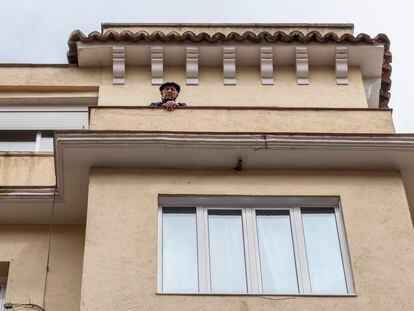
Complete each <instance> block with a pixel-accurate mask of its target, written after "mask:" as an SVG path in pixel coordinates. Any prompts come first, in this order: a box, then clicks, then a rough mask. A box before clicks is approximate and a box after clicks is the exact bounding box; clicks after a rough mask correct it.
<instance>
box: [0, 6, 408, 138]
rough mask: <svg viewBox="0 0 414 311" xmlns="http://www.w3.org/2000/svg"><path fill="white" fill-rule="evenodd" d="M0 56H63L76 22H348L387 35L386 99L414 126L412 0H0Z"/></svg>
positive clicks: (35, 59) (28, 59)
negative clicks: (388, 86)
mask: <svg viewBox="0 0 414 311" xmlns="http://www.w3.org/2000/svg"><path fill="white" fill-rule="evenodd" d="M0 4H1V7H0V29H1V30H2V32H1V43H0V63H67V60H66V52H67V49H68V47H67V40H68V38H69V35H70V33H71V32H72V31H73V30H75V29H80V30H81V31H82V32H84V33H85V34H88V33H89V32H92V31H100V28H101V23H103V22H123V23H128V22H129V23H232V22H234V23H237V22H238V23H354V24H355V31H354V33H355V34H358V33H361V32H363V33H367V34H369V35H371V36H375V35H377V34H378V33H385V34H387V35H388V37H389V38H390V40H391V52H392V54H393V62H392V68H393V69H392V76H391V79H392V87H391V101H390V104H389V106H390V107H391V108H393V118H394V122H395V126H396V130H397V132H399V133H407V132H411V133H414V120H413V118H414V103H412V101H413V100H412V98H411V97H412V96H411V90H412V89H414V79H413V75H414V63H413V62H414V57H413V54H414V40H413V32H414V31H413V30H412V29H413V19H414V14H413V12H414V1H413V0H394V1H389V0H359V1H358V0H347V1H346V0H342V1H340V0H311V1H309V0H302V1H295V0H290V1H288V0H254V1H252V0H250V1H247V0H239V1H234V0H231V1H226V0H209V1H196V0H174V1H166V0H156V1H148V0H147V1H142V0H116V1H108V0H100V1H99V0H83V1H80V0H70V1H62V0H0Z"/></svg>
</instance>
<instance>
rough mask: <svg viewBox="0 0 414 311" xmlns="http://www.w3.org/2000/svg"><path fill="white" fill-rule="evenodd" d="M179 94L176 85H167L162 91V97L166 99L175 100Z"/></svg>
mask: <svg viewBox="0 0 414 311" xmlns="http://www.w3.org/2000/svg"><path fill="white" fill-rule="evenodd" d="M177 96H178V92H177V89H176V88H175V87H174V86H170V85H169V86H166V87H165V88H164V89H163V90H162V91H161V97H162V98H163V99H165V100H175V99H176V98H177Z"/></svg>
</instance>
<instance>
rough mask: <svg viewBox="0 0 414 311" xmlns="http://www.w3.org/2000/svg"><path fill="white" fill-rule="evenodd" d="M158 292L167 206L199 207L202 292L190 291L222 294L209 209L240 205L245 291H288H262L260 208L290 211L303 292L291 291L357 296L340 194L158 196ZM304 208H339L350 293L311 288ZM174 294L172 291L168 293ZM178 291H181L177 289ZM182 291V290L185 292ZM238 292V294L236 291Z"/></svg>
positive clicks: (161, 291)
mask: <svg viewBox="0 0 414 311" xmlns="http://www.w3.org/2000/svg"><path fill="white" fill-rule="evenodd" d="M158 201H159V202H158V203H159V204H158V287H157V290H158V293H163V289H162V280H163V278H162V258H163V257H162V256H163V255H162V251H163V246H162V217H163V211H162V209H163V207H180V208H185V207H188V208H194V207H195V208H196V226H197V256H198V282H199V286H198V288H199V289H198V293H189V294H213V295H214V294H221V293H216V292H211V288H210V285H211V282H210V263H209V244H208V243H209V242H208V211H209V210H217V209H223V210H230V209H237V210H241V212H242V224H243V239H244V249H245V261H246V262H245V265H246V280H247V293H246V294H243V295H251V294H253V295H284V296H285V295H287V294H286V293H283V294H282V293H265V292H262V286H261V284H262V282H261V268H260V262H259V255H258V254H259V246H258V239H257V228H256V210H264V209H268V210H288V211H289V214H290V221H291V230H292V241H293V247H294V253H295V264H296V273H297V279H298V289H299V293H294V294H288V295H314V296H349V295H351V296H353V295H355V288H354V283H353V273H352V268H351V264H350V259H349V258H350V257H349V249H348V243H347V239H346V231H345V226H344V222H343V216H342V209H341V206H340V200H339V197H335V196H330V197H326V196H321V197H318V196H266V197H262V196H260V197H259V196H172V195H160V196H159V200H158ZM302 208H304V209H305V208H322V209H323V208H330V209H332V208H333V209H334V211H335V218H336V223H337V232H338V237H339V244H340V250H341V255H342V263H343V268H344V274H345V282H346V286H347V293H345V294H341V295H332V294H313V293H312V292H311V285H310V275H309V271H308V263H307V255H306V249H305V241H304V232H303V225H302V216H301V209H302ZM168 294H171V293H168ZM177 294H178V293H177ZM181 294H182V293H181ZM235 295H237V294H235Z"/></svg>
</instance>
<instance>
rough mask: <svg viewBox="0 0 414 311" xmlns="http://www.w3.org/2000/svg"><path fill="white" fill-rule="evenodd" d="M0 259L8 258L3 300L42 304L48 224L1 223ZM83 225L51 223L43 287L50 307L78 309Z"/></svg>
mask: <svg viewBox="0 0 414 311" xmlns="http://www.w3.org/2000/svg"><path fill="white" fill-rule="evenodd" d="M0 237H1V238H0V250H1V251H0V261H8V262H10V268H9V275H8V280H7V293H6V301H9V302H13V303H29V301H30V302H32V303H35V304H38V305H40V306H42V305H43V294H44V288H45V276H46V262H47V256H48V246H49V226H48V225H0ZM84 237H85V226H84V225H54V226H52V240H51V249H50V264H49V267H50V271H49V273H48V280H47V291H46V309H47V310H49V311H73V310H79V304H80V285H81V274H82V262H83V249H84Z"/></svg>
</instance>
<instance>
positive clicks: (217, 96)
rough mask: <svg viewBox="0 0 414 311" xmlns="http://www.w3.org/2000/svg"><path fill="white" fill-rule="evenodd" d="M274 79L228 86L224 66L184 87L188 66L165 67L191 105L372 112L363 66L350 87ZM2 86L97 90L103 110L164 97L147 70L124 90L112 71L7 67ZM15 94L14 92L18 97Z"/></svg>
mask: <svg viewBox="0 0 414 311" xmlns="http://www.w3.org/2000/svg"><path fill="white" fill-rule="evenodd" d="M274 78H275V85H261V82H260V70H259V67H257V68H256V67H238V68H237V76H236V79H237V85H234V86H229V85H224V84H223V72H222V68H205V67H201V68H200V81H199V85H198V86H186V84H185V68H184V67H166V68H164V80H165V81H176V82H177V83H179V84H180V85H181V86H182V92H181V94H180V97H179V100H180V101H183V102H187V103H188V104H189V105H193V106H262V107H325V108H368V104H367V100H366V96H365V91H364V86H363V82H362V76H361V71H360V69H359V68H355V67H351V68H350V69H349V85H337V84H336V78H335V70H334V67H332V68H327V67H311V68H310V84H309V85H297V83H296V74H295V67H294V66H291V67H276V69H275V76H274ZM0 85H4V86H8V87H9V88H10V87H11V86H13V87H17V86H19V87H20V88H19V90H20V92H23V93H25V96H27V95H28V93H29V94H30V92H33V86H38V87H48V88H49V90H50V91H51V92H53V91H54V90H55V91H57V90H59V89H60V88H62V87H67V88H68V87H72V88H73V89H74V90H75V91H74V92H75V93H72V94H71V95H70V96H75V95H76V90H78V91H77V92H78V93H79V96H87V94H84V92H79V87H98V86H99V99H98V104H99V105H105V106H147V105H148V104H149V103H151V102H154V101H158V100H159V98H160V95H159V91H158V88H159V86H158V85H151V74H150V68H149V67H132V66H128V67H127V68H126V79H125V85H123V86H119V85H112V68H110V67H107V68H102V69H101V68H99V69H96V68H77V67H63V68H60V67H57V68H55V67H18V68H9V67H4V68H0ZM54 88H55V89H54ZM69 89H70V88H69ZM2 90H3V91H2ZM7 90H8V88H6V87H1V88H0V99H1V97H2V96H3V97H4V96H10V93H9V91H7ZM86 91H87V92H88V93H90V92H91V91H90V90H89V89H88V88H87V89H86ZM2 92H3V95H2ZM16 92H17V89H16V88H14V89H13V94H14V96H17V95H16ZM82 94H83V95H82ZM206 94H208V97H207V95H206ZM33 96H36V94H35V92H34V93H33Z"/></svg>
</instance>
